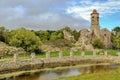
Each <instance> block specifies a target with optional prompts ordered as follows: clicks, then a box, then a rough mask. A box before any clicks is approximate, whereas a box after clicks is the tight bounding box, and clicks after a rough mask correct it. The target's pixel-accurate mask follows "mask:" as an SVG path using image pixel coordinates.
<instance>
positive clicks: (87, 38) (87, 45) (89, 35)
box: [76, 9, 112, 50]
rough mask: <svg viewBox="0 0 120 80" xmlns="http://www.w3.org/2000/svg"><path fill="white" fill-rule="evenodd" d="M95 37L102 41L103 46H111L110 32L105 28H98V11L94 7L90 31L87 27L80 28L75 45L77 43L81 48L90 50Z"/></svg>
mask: <svg viewBox="0 0 120 80" xmlns="http://www.w3.org/2000/svg"><path fill="white" fill-rule="evenodd" d="M95 39H100V40H101V41H103V44H104V47H105V48H111V47H112V42H111V33H110V31H109V30H107V29H102V30H101V29H100V25H99V13H98V12H97V11H96V10H95V9H94V10H93V12H92V13H91V27H90V31H88V30H87V29H82V30H81V31H80V37H79V40H78V41H77V43H76V45H79V46H80V47H81V49H87V50H92V49H93V46H92V42H93V41H94V40H95Z"/></svg>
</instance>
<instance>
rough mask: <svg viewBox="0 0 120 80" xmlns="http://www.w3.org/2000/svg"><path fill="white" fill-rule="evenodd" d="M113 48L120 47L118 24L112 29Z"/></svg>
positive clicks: (119, 28)
mask: <svg viewBox="0 0 120 80" xmlns="http://www.w3.org/2000/svg"><path fill="white" fill-rule="evenodd" d="M112 43H113V48H116V49H120V46H119V45H120V27H119V26H117V27H115V28H114V29H113V30H112Z"/></svg>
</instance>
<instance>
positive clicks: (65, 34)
mask: <svg viewBox="0 0 120 80" xmlns="http://www.w3.org/2000/svg"><path fill="white" fill-rule="evenodd" d="M63 34H64V39H66V40H68V41H74V36H73V35H72V34H71V33H70V32H68V31H66V30H64V31H63Z"/></svg>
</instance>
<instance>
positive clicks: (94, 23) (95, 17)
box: [90, 9, 100, 39]
mask: <svg viewBox="0 0 120 80" xmlns="http://www.w3.org/2000/svg"><path fill="white" fill-rule="evenodd" d="M90 31H91V33H92V36H93V37H94V39H95V38H100V26H99V13H98V12H97V10H96V9H94V10H93V12H92V13H91V27H90Z"/></svg>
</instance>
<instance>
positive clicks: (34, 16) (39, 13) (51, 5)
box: [0, 0, 89, 30]
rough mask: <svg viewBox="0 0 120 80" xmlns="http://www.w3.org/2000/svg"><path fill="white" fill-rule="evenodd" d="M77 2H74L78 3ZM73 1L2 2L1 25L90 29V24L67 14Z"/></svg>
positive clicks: (24, 0) (32, 0) (0, 0)
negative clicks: (67, 9)
mask: <svg viewBox="0 0 120 80" xmlns="http://www.w3.org/2000/svg"><path fill="white" fill-rule="evenodd" d="M76 1H77V0H74V2H76ZM72 2H73V0H0V25H2V26H5V27H7V28H9V29H15V28H19V27H25V28H28V29H35V30H39V29H50V30H51V29H52V30H53V29H60V28H62V27H64V26H70V27H71V28H73V29H77V30H79V29H81V28H82V27H85V28H89V22H88V21H87V20H85V19H83V18H81V17H79V18H76V17H73V16H72V15H71V14H67V13H66V12H65V11H66V7H68V6H69V5H70V4H71V3H72Z"/></svg>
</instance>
